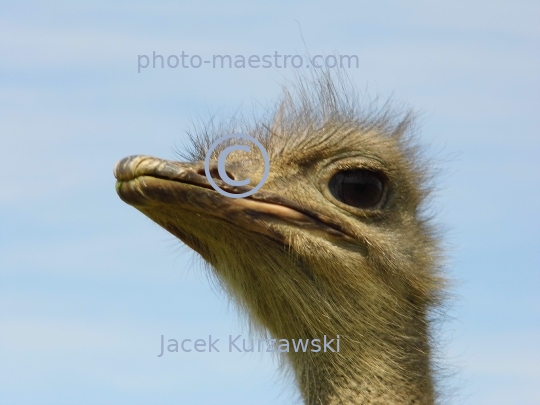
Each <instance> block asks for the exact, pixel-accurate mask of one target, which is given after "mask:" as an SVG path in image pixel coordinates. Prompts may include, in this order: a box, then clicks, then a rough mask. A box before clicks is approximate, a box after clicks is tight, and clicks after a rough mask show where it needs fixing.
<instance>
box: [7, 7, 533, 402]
mask: <svg viewBox="0 0 540 405" xmlns="http://www.w3.org/2000/svg"><path fill="white" fill-rule="evenodd" d="M539 16H540V5H539V4H538V2H533V1H513V2H510V1H490V2H487V1H473V2H471V1H462V0H459V1H455V2H452V3H451V4H450V3H433V4H431V3H428V2H418V1H411V2H408V3H407V4H405V3H404V2H397V1H379V2H371V3H367V2H357V1H335V2H309V3H308V2H293V3H291V2H281V1H277V2H241V1H231V2H212V1H200V2H197V3H183V2H167V1H155V2H146V3H143V2H127V1H118V2H115V3H111V2H104V1H101V2H100V1H94V2H88V1H71V2H59V1H52V2H34V1H29V2H24V3H15V2H5V1H3V2H0V139H1V141H2V144H1V147H0V161H1V162H2V167H3V169H2V170H0V402H1V403H2V404H55V405H60V404H74V403H77V404H148V403H152V404H195V405H196V404H205V405H208V404H231V405H242V404H246V405H250V404H255V403H256V404H289V403H291V402H292V401H293V400H294V398H295V393H294V389H293V388H292V385H291V383H290V382H288V381H286V380H285V381H284V380H282V379H281V378H280V375H279V374H278V373H277V371H276V365H275V363H274V362H273V361H272V359H271V358H269V357H268V356H267V355H262V354H261V355H256V354H250V355H247V354H244V355H241V354H237V353H220V354H210V353H195V354H193V353H191V354H187V353H182V354H178V355H174V356H173V355H171V356H169V357H168V358H158V357H157V354H158V352H159V338H160V335H162V334H164V335H166V336H170V337H178V338H184V337H193V338H198V337H204V336H206V335H208V334H212V335H216V336H221V337H225V338H226V337H227V336H228V335H229V334H232V335H234V334H240V333H243V334H247V330H246V329H245V326H244V324H243V322H242V319H241V318H239V317H238V315H237V314H236V312H235V310H234V308H233V307H232V306H230V305H229V304H228V301H227V299H226V297H224V296H223V295H222V294H220V293H219V291H216V289H215V288H213V287H212V286H211V285H210V283H208V281H207V279H206V277H205V274H204V272H203V271H202V270H201V269H200V268H199V267H198V265H197V260H195V259H194V255H193V254H192V253H191V252H190V251H189V249H187V248H186V247H182V246H181V244H180V243H179V242H177V241H175V240H174V238H173V237H171V236H169V235H168V234H167V233H166V232H165V231H163V230H162V229H160V228H159V227H158V226H157V225H155V224H153V223H152V222H151V221H150V220H149V219H147V218H145V217H144V216H143V215H141V214H140V213H138V212H137V211H135V210H134V209H132V208H130V207H129V206H127V205H126V204H124V203H122V202H121V201H120V199H119V198H118V197H117V195H116V192H115V190H114V182H115V181H114V177H113V175H112V168H113V166H114V163H115V162H116V161H117V160H119V159H120V158H122V157H124V156H128V155H131V154H148V155H153V156H158V157H162V158H169V159H174V158H175V154H174V148H175V147H181V145H182V141H183V140H185V132H184V131H185V130H186V129H188V128H189V125H190V122H191V120H192V119H194V118H195V119H196V118H197V117H198V116H199V115H201V116H203V117H204V116H208V114H209V113H210V114H211V113H216V114H218V115H224V116H226V115H227V114H228V113H231V112H234V111H236V110H239V109H240V110H244V111H248V112H249V111H250V109H251V106H252V105H253V103H259V102H260V103H262V104H265V103H267V102H272V101H274V100H275V99H276V97H278V96H279V94H280V92H281V85H282V84H283V83H284V81H285V79H287V78H291V77H292V75H293V74H294V69H230V70H229V69H211V68H208V67H201V68H200V69H147V70H145V71H142V72H141V73H140V74H139V73H137V55H139V54H151V52H152V51H156V52H157V53H161V54H164V55H170V54H179V53H180V52H181V51H182V50H183V51H185V52H186V53H188V54H189V53H192V54H199V55H201V56H208V57H211V55H213V54H232V55H234V54H244V55H251V54H259V55H262V54H269V53H273V52H275V51H278V52H279V53H281V54H295V53H299V54H304V52H305V45H304V42H303V40H302V36H301V34H300V30H299V25H300V26H301V30H302V34H303V37H304V40H305V43H306V45H307V48H308V49H309V51H310V52H311V53H312V54H317V53H321V54H332V53H335V52H338V53H340V54H351V55H352V54H354V55H358V57H359V61H360V66H359V68H358V69H349V70H348V74H349V76H350V77H351V78H352V79H353V81H354V82H355V83H356V84H357V85H358V87H360V88H362V89H367V91H368V92H369V93H370V94H372V95H381V96H382V97H387V96H389V95H392V94H393V95H394V97H395V98H396V99H397V100H400V101H403V102H405V103H407V104H408V105H410V106H412V107H414V108H415V109H416V110H417V111H419V112H420V113H421V119H420V122H419V124H420V128H421V130H420V139H421V140H422V142H423V143H424V144H425V145H426V149H427V151H428V155H430V156H432V157H434V158H435V159H436V160H438V161H439V162H440V166H441V167H442V173H441V176H440V177H439V179H438V183H437V186H438V188H439V191H438V193H437V196H436V197H437V198H436V201H435V209H436V212H437V217H438V219H439V221H440V223H441V224H442V226H443V227H444V228H445V229H446V234H445V235H446V236H445V240H446V242H447V245H448V249H449V265H448V274H449V275H450V277H451V278H452V279H453V280H455V284H454V285H455V286H454V288H453V290H452V297H453V300H452V307H451V310H450V311H449V315H450V319H449V321H448V322H447V323H446V324H445V327H444V329H443V337H444V340H445V342H446V344H445V346H444V351H443V352H442V353H441V356H442V357H443V359H444V361H443V364H446V365H447V367H448V370H449V371H450V372H451V373H453V374H452V376H450V377H449V379H448V383H447V385H449V386H450V387H452V389H453V391H452V392H453V394H454V396H453V397H451V398H450V403H453V404H480V405H498V404H510V403H511V404H513V405H531V404H540V388H539V385H538V381H540V348H539V345H538V342H540V298H539V294H538V288H539V286H540V273H539V262H540V260H539V259H540V253H539V249H538V246H539V245H540V240H539V239H540V238H539V232H538V228H539V226H540V221H539V214H538V207H539V206H540V187H539V186H540V170H539V164H538V155H539V152H540V136H539V132H540V114H539V113H538V106H539V102H540V75H539V74H538V72H540V53H539V51H538V50H539V49H540V25H539V24H538V17H539Z"/></svg>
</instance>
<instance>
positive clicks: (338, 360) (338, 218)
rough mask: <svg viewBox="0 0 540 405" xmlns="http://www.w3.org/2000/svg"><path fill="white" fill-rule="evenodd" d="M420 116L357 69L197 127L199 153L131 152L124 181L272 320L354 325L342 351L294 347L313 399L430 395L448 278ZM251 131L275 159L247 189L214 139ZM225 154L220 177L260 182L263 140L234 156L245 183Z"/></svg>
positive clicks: (339, 327)
mask: <svg viewBox="0 0 540 405" xmlns="http://www.w3.org/2000/svg"><path fill="white" fill-rule="evenodd" d="M371 105H373V104H371ZM410 124H411V115H410V114H408V113H406V114H400V113H393V112H392V111H391V110H390V109H389V108H388V106H384V107H383V108H381V109H378V110H376V109H374V108H369V106H368V108H367V110H366V108H365V107H362V106H361V102H360V98H359V97H358V95H357V93H355V91H354V90H350V88H349V87H348V86H347V85H346V81H345V80H343V79H339V80H337V81H334V80H332V79H331V78H330V77H328V76H327V75H322V76H320V77H317V78H315V79H313V80H304V79H300V80H299V81H298V82H297V83H296V87H294V90H293V91H292V92H288V91H285V95H284V98H283V100H282V101H281V103H280V104H278V107H277V108H276V109H275V111H274V112H273V113H272V114H270V116H269V117H268V118H267V119H265V120H262V121H259V122H256V123H254V124H252V125H251V126H246V127H239V126H238V125H236V126H235V123H234V122H233V124H232V126H231V127H230V128H221V130H217V131H215V132H213V133H212V132H209V131H203V132H202V133H199V134H195V135H193V134H192V135H191V139H192V141H193V143H192V146H191V149H190V155H189V159H187V160H188V162H187V163H180V162H175V161H166V160H161V159H156V158H152V157H149V156H132V157H128V158H126V159H124V160H122V161H120V162H119V163H118V164H117V165H116V168H115V176H116V178H117V180H118V182H117V192H118V194H119V196H120V198H121V199H122V200H123V201H125V202H126V203H128V204H130V205H132V206H133V207H135V208H137V209H138V210H139V211H141V212H142V213H143V214H145V215H147V216H148V217H150V218H151V219H152V220H153V221H155V222H157V223H158V224H159V225H161V226H162V227H163V228H165V229H166V230H167V231H169V232H170V233H172V234H173V235H175V236H176V237H178V238H179V239H180V240H182V241H183V242H184V243H185V244H186V245H188V246H189V247H191V248H192V249H193V250H195V251H196V252H197V253H198V254H199V255H200V256H201V257H202V258H203V259H204V260H205V261H206V262H207V263H208V264H209V267H210V268H211V271H212V272H213V273H214V274H215V276H216V277H217V279H218V280H219V282H220V283H221V284H222V285H223V287H224V288H225V289H226V291H227V292H228V293H229V294H230V295H231V297H232V298H233V299H234V300H235V301H236V302H237V303H238V304H239V305H240V306H241V308H243V309H244V310H245V311H246V313H247V314H248V316H249V318H250V320H251V321H252V322H253V324H254V325H256V326H258V327H259V328H260V329H261V330H263V331H265V332H266V333H268V334H269V335H271V336H272V337H274V338H277V339H288V340H292V339H315V338H318V339H322V338H323V336H324V335H326V336H328V337H330V338H335V337H336V336H337V335H339V336H340V340H341V343H340V346H341V347H340V351H339V352H330V351H329V352H322V351H321V352H318V353H314V352H309V351H308V352H306V353H304V352H298V353H297V352H294V351H290V352H288V353H286V354H284V355H285V359H286V361H287V363H288V364H289V365H290V366H291V368H292V370H293V372H294V375H295V378H296V381H297V384H298V386H299V389H300V392H301V394H302V396H303V398H304V401H305V403H306V404H364V403H365V404H374V403H377V404H379V403H380V404H383V403H384V404H413V403H414V404H430V403H433V402H434V400H435V393H434V392H435V390H434V388H433V378H432V372H431V370H432V364H431V356H430V347H431V345H430V327H429V319H430V313H432V310H433V309H434V308H436V307H437V305H438V304H439V302H440V299H439V297H440V292H441V288H442V287H443V284H444V283H443V279H442V277H441V276H440V274H439V272H438V263H439V249H438V247H437V240H436V238H435V236H434V233H433V231H432V228H431V226H430V224H429V223H428V220H427V218H426V217H425V215H423V209H422V207H423V205H424V200H425V199H426V196H427V194H428V189H429V187H427V183H428V178H427V176H426V170H425V169H426V166H425V165H423V164H422V163H421V162H420V161H419V159H420V158H419V154H418V152H417V148H416V147H415V146H414V145H413V144H412V143H411V137H410ZM238 132H242V133H247V134H249V135H251V136H253V137H255V138H257V139H258V140H260V141H261V142H262V143H263V145H264V146H265V148H266V150H267V152H268V154H269V156H270V174H269V177H268V179H267V181H266V182H265V184H264V186H263V187H262V188H261V189H260V190H259V191H257V192H255V193H254V194H252V195H251V196H249V197H247V198H229V197H226V196H223V195H222V194H220V193H218V192H216V191H215V190H214V189H213V188H212V187H211V185H210V184H209V182H208V180H207V178H206V177H205V170H204V157H205V154H206V152H207V150H208V147H209V145H210V144H211V143H212V142H213V140H214V139H216V138H218V137H220V136H223V135H226V134H229V133H238ZM222 149H223V146H222ZM218 152H219V150H218V151H217V152H216V151H215V152H214V154H213V155H212V160H211V170H210V172H211V173H212V176H213V177H214V178H215V182H216V184H217V185H218V186H219V187H220V188H222V189H223V190H225V191H227V192H230V193H243V192H245V191H247V190H250V189H252V188H253V187H254V186H255V185H257V184H258V183H259V181H260V179H261V176H262V173H263V169H264V164H263V160H262V157H261V154H260V153H259V152H258V151H257V150H256V148H252V152H251V153H246V152H243V151H237V152H234V153H232V154H230V155H229V156H228V159H227V162H226V171H227V173H228V176H229V177H230V178H233V179H238V180H241V179H247V178H250V184H248V185H245V186H236V187H234V186H230V185H229V184H227V183H226V182H224V181H222V180H221V178H220V177H219V174H218V171H217V170H216V168H215V167H216V163H217V153H218Z"/></svg>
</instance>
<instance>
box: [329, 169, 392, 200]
mask: <svg viewBox="0 0 540 405" xmlns="http://www.w3.org/2000/svg"><path fill="white" fill-rule="evenodd" d="M328 187H329V188H330V192H331V193H332V195H333V196H334V197H335V198H337V199H338V200H339V201H341V202H342V203H345V204H347V205H351V206H353V207H357V208H373V207H375V206H376V205H377V204H378V203H379V202H380V201H381V199H382V197H383V194H384V181H383V178H382V176H381V175H380V174H379V173H376V172H373V171H370V170H366V169H355V170H344V171H342V172H339V173H337V174H335V175H334V177H332V179H331V180H330V183H329V184H328Z"/></svg>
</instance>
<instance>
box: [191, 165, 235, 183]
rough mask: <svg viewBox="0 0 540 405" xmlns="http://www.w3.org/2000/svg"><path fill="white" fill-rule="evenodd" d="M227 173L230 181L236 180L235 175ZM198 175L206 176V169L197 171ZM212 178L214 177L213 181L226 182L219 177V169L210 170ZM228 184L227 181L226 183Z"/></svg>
mask: <svg viewBox="0 0 540 405" xmlns="http://www.w3.org/2000/svg"><path fill="white" fill-rule="evenodd" d="M225 173H227V176H229V178H230V179H232V180H236V176H235V175H233V174H232V173H231V172H229V171H228V170H226V171H225ZM197 174H199V175H201V176H206V172H205V171H204V169H199V170H197ZM210 177H212V178H213V179H216V180H222V181H225V180H224V179H222V178H221V176H220V175H219V171H218V169H217V167H212V168H211V169H210ZM225 182H226V181H225Z"/></svg>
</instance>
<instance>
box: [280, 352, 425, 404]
mask: <svg viewBox="0 0 540 405" xmlns="http://www.w3.org/2000/svg"><path fill="white" fill-rule="evenodd" d="M341 344H342V345H343V344H346V342H341ZM362 344H363V345H365V342H363V343H362ZM349 356H350V357H349ZM407 356H409V358H407V359H406V360H404V361H403V363H402V364H400V365H396V364H395V361H389V360H386V361H385V357H387V353H380V355H377V353H373V355H372V356H371V357H370V358H368V357H366V353H365V351H364V350H358V352H357V353H348V355H347V358H343V357H341V358H334V359H332V357H330V356H327V357H326V358H314V357H304V358H301V357H300V356H298V357H299V358H297V359H292V361H291V363H292V367H293V369H294V372H295V376H296V379H297V381H298V384H299V387H300V390H301V392H302V396H303V398H304V401H305V404H306V405H353V404H354V405H360V404H362V405H368V404H369V405H375V404H377V405H413V404H414V405H432V404H433V403H434V392H433V383H432V378H431V375H430V367H429V358H428V357H427V356H426V355H425V354H422V353H417V357H416V358H415V359H412V358H410V357H411V354H410V353H408V354H407ZM359 359H362V360H360V361H359ZM358 363H360V364H358ZM388 363H392V364H388ZM414 363H416V366H414V365H413V364H414ZM390 367H392V368H393V369H392V370H390V371H387V370H388V369H389V368H390Z"/></svg>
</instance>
